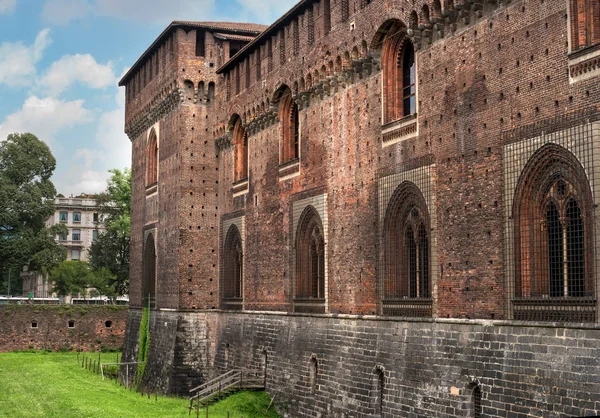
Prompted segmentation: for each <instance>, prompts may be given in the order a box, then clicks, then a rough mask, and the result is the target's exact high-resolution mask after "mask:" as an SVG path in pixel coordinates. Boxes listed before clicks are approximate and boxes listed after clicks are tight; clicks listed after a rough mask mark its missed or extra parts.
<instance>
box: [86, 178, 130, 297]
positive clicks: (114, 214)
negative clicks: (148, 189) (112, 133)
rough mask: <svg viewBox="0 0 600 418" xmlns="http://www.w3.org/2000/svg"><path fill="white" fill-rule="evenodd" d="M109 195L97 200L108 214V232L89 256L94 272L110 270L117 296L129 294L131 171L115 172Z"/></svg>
mask: <svg viewBox="0 0 600 418" xmlns="http://www.w3.org/2000/svg"><path fill="white" fill-rule="evenodd" d="M110 172H111V173H112V176H111V178H110V179H109V180H108V186H107V188H106V192H104V193H102V194H101V195H99V196H98V198H97V200H98V202H99V203H100V205H101V207H102V212H103V213H104V214H106V216H105V217H104V219H103V223H104V226H105V227H106V231H104V232H103V233H101V234H100V235H99V236H98V238H97V239H96V240H95V241H94V242H93V243H92V246H91V248H90V253H89V260H90V265H91V266H92V269H93V270H94V271H99V270H101V269H102V268H105V269H107V270H108V271H110V273H111V274H112V275H113V277H114V279H113V282H112V283H111V284H112V285H114V287H115V290H116V291H117V293H118V294H120V295H123V294H126V293H127V292H128V291H129V243H130V223H131V221H130V215H131V170H129V169H128V168H126V169H124V170H118V169H113V170H110Z"/></svg>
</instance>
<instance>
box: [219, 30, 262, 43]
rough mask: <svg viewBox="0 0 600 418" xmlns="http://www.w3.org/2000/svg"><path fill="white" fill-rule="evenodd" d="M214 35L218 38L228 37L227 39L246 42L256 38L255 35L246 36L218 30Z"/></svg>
mask: <svg viewBox="0 0 600 418" xmlns="http://www.w3.org/2000/svg"><path fill="white" fill-rule="evenodd" d="M213 36H214V37H215V38H218V39H227V40H231V41H244V42H250V41H252V40H254V38H255V36H244V35H235V34H231V33H218V32H214V33H213Z"/></svg>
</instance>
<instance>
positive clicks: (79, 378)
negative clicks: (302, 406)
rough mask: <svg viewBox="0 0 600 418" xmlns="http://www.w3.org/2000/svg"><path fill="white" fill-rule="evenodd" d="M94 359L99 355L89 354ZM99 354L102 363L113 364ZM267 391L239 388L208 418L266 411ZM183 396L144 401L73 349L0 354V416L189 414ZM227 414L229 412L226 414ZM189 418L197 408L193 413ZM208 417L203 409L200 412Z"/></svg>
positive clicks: (107, 355)
mask: <svg viewBox="0 0 600 418" xmlns="http://www.w3.org/2000/svg"><path fill="white" fill-rule="evenodd" d="M87 355H88V357H92V358H93V359H95V360H97V359H98V353H96V354H95V355H94V354H93V353H91V354H87ZM115 358H116V354H115V353H103V354H102V362H114V361H115ZM269 403H270V398H269V395H268V394H267V393H265V392H240V393H237V394H235V395H232V396H230V397H228V398H226V399H224V400H222V401H220V402H218V403H216V404H213V405H211V406H210V407H209V416H210V417H211V418H212V417H215V418H216V417H228V416H229V417H231V418H240V417H244V418H252V417H261V418H262V417H265V416H267V417H269V418H271V417H272V418H275V417H277V416H278V415H277V414H275V413H274V412H273V411H270V413H269V415H266V414H265V411H266V410H267V407H268V405H269ZM187 408H188V401H187V399H181V398H173V397H164V396H158V397H156V398H155V396H154V395H152V396H151V397H150V399H148V397H147V396H142V395H141V394H140V393H138V392H134V391H130V390H128V389H126V388H124V387H122V386H120V385H119V384H118V383H115V381H114V380H108V379H107V380H104V381H103V380H102V377H101V376H100V375H98V374H94V373H92V372H91V371H88V370H84V369H82V367H81V361H79V362H78V360H77V353H48V352H31V353H30V352H18V353H0V417H10V418H16V417H56V418H59V417H60V418H70V417H72V418H82V417H107V418H120V417H123V418H125V417H127V418H129V417H182V418H184V417H189V416H190V415H188V409H187ZM228 412H229V415H228ZM191 416H192V417H195V416H196V411H195V410H194V411H192V414H191ZM199 416H200V417H205V416H206V409H202V410H201V411H200V413H199Z"/></svg>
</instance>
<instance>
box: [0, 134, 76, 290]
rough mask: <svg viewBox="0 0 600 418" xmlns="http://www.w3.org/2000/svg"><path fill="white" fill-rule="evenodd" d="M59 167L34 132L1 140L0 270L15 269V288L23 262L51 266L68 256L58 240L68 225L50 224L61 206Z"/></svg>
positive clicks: (40, 267)
mask: <svg viewBox="0 0 600 418" xmlns="http://www.w3.org/2000/svg"><path fill="white" fill-rule="evenodd" d="M55 167H56V160H55V158H54V156H53V155H52V153H51V152H50V148H48V146H47V145H46V144H45V143H44V142H42V141H40V140H39V139H38V138H37V137H36V136H35V135H33V134H30V133H23V134H18V133H17V134H10V135H8V137H7V139H6V140H5V141H4V142H2V143H0V271H1V272H2V276H3V277H6V276H7V272H8V270H9V269H11V270H12V273H13V274H12V277H13V278H14V279H15V281H14V282H13V283H14V284H13V288H18V286H19V283H18V282H19V281H20V280H19V275H18V272H19V271H21V269H22V268H23V266H28V267H29V269H30V270H37V271H47V270H49V269H51V268H52V267H53V266H55V265H56V264H57V263H59V262H61V261H62V260H64V259H65V258H66V249H65V248H63V247H62V246H60V245H58V244H57V243H56V240H55V237H56V235H58V234H61V233H65V232H66V227H65V226H64V225H56V226H53V227H51V228H47V227H46V221H47V220H48V218H49V217H50V216H52V215H53V214H54V210H55V207H54V197H55V195H56V189H55V188H54V185H53V184H52V182H51V181H50V177H51V176H52V173H53V172H54V168H55Z"/></svg>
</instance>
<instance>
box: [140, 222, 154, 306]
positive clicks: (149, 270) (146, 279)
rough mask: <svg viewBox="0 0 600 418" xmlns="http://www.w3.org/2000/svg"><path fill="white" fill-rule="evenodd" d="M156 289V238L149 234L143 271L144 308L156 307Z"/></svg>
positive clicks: (145, 246)
mask: <svg viewBox="0 0 600 418" xmlns="http://www.w3.org/2000/svg"><path fill="white" fill-rule="evenodd" d="M155 289H156V249H155V247H154V237H153V236H152V234H149V235H148V237H147V238H146V244H145V245H144V264H143V271H142V306H148V305H150V306H151V307H154V305H155V302H156V301H155Z"/></svg>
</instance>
